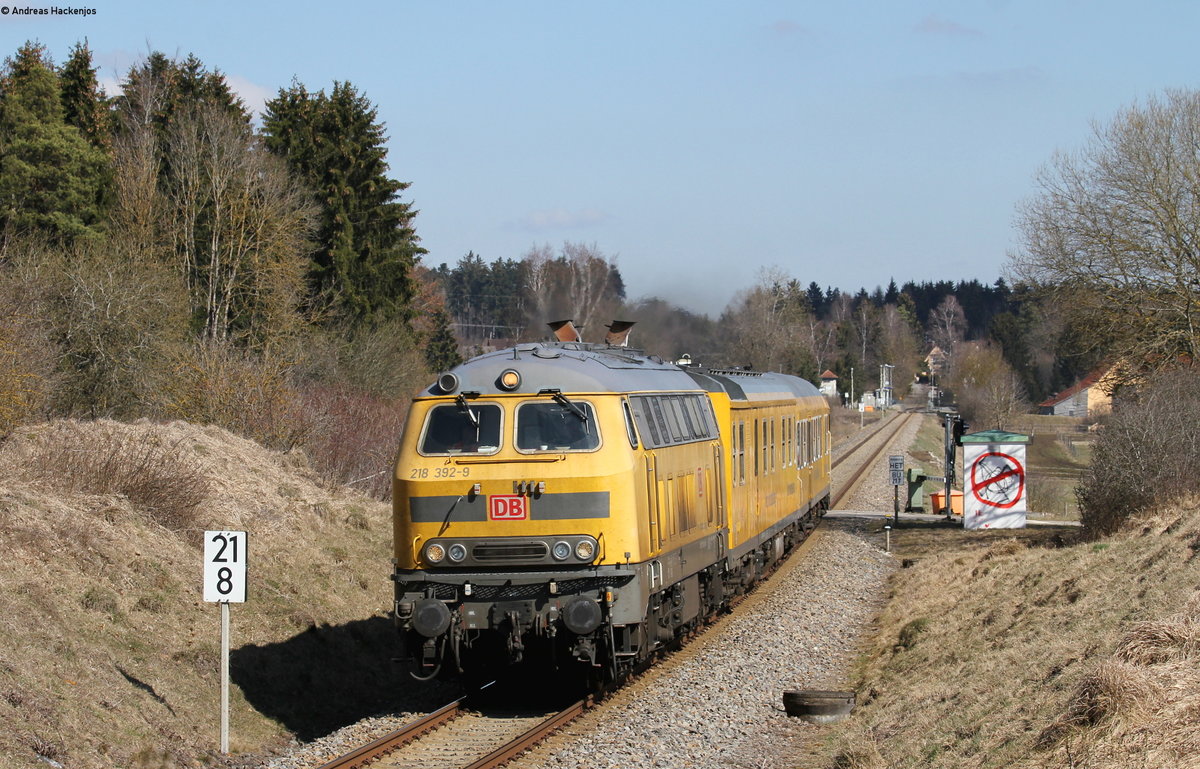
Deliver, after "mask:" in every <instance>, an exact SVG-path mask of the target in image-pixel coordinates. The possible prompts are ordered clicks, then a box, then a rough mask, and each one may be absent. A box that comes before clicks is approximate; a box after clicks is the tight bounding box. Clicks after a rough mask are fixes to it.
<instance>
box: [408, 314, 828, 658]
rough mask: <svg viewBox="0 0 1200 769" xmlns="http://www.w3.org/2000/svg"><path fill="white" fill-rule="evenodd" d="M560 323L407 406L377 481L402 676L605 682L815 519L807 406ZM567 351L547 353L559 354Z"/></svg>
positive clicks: (814, 409)
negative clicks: (544, 671)
mask: <svg viewBox="0 0 1200 769" xmlns="http://www.w3.org/2000/svg"><path fill="white" fill-rule="evenodd" d="M552 325H553V326H555V327H556V328H558V335H559V341H556V342H546V343H530V344H522V345H517V346H515V347H513V348H511V349H507V350H503V351H499V352H493V353H488V354H485V355H481V356H479V357H477V358H474V359H472V360H470V361H468V362H466V363H464V364H462V365H461V366H459V367H457V368H456V369H454V370H453V371H450V372H448V373H445V374H443V375H442V376H441V377H439V378H438V380H437V382H436V383H434V384H433V385H432V386H431V387H430V388H429V389H428V390H427V391H425V392H424V393H422V394H421V395H420V396H419V397H417V398H415V399H414V400H413V404H412V408H411V411H410V412H409V417H408V421H407V425H406V427H405V430H404V435H403V437H402V439H401V445H400V449H399V454H398V459H397V463H396V471H395V477H394V483H393V505H394V535H395V557H394V563H395V571H394V574H393V579H394V580H395V583H396V584H395V619H396V623H397V625H398V628H399V629H400V630H401V633H402V637H403V638H404V641H405V645H406V647H407V650H408V654H409V655H411V657H412V658H413V660H414V663H415V666H414V671H413V674H414V675H415V676H417V677H420V678H424V677H431V676H433V675H436V674H438V673H439V671H440V672H442V673H445V674H451V675H457V674H463V673H468V674H470V673H472V672H481V671H483V672H486V671H491V670H494V669H495V668H496V666H497V665H501V666H503V665H507V664H511V663H517V662H521V661H522V660H524V661H526V662H540V663H542V662H544V663H546V664H548V665H550V666H551V667H553V668H555V669H558V670H562V669H564V668H569V667H574V666H576V665H579V668H580V669H583V670H587V671H590V675H593V676H594V677H595V678H597V679H609V680H612V679H619V678H622V677H623V676H624V675H626V674H627V673H628V672H629V671H630V670H632V669H633V668H634V666H636V665H637V664H638V663H639V662H640V661H642V660H644V659H645V658H647V657H648V656H650V655H651V654H653V653H654V652H655V651H656V650H657V649H660V648H661V647H662V646H663V645H664V644H666V643H667V642H669V641H670V640H671V639H673V638H675V637H676V636H678V635H681V634H683V633H685V632H687V631H688V630H690V629H691V628H693V627H695V626H696V625H697V624H698V623H699V622H700V621H701V620H703V619H704V618H705V617H708V616H710V615H712V614H714V613H716V612H717V611H719V610H720V609H721V608H722V607H725V606H727V604H728V602H729V601H730V599H731V598H732V597H733V596H735V595H737V594H739V593H741V592H743V591H744V590H745V589H746V587H747V586H749V585H750V584H751V583H753V582H754V581H755V580H756V579H757V578H758V577H759V576H760V575H761V574H762V572H763V570H764V569H765V568H766V567H767V566H769V565H770V564H771V563H773V562H774V561H776V560H778V559H779V558H780V557H781V556H782V555H783V554H784V553H785V552H786V551H787V550H789V549H790V548H791V547H792V546H793V545H794V544H795V543H796V542H798V541H799V540H800V539H802V538H803V536H804V535H805V534H806V533H807V532H808V531H809V530H811V529H812V527H813V526H814V525H815V524H816V522H817V521H818V520H819V518H820V516H821V515H822V514H823V512H824V511H825V510H826V509H827V508H828V505H829V470H830V461H829V460H830V443H831V441H830V433H829V422H828V420H829V411H828V405H827V403H826V401H825V399H824V398H823V397H822V396H821V395H820V394H819V393H818V392H817V389H816V388H815V387H813V385H811V384H810V383H808V382H807V381H804V380H803V379H800V378H797V377H794V376H788V375H784V374H774V373H765V372H758V371H747V370H710V369H705V368H702V367H691V366H679V365H675V364H673V363H669V362H664V361H662V360H660V359H659V358H657V357H653V356H647V355H645V354H643V353H642V352H639V351H636V350H633V349H631V348H629V347H626V346H623V339H622V336H623V334H627V333H628V328H627V327H628V326H629V325H632V324H620V325H619V324H618V323H614V324H613V326H612V327H611V328H613V329H619V328H620V327H621V325H623V326H625V328H624V329H622V331H623V334H622V333H610V334H609V339H608V340H607V341H606V342H605V343H603V344H588V343H584V342H582V341H579V340H578V335H577V334H575V332H574V330H573V328H572V327H571V326H570V325H569V324H566V325H565V326H561V324H552ZM564 339H565V341H564Z"/></svg>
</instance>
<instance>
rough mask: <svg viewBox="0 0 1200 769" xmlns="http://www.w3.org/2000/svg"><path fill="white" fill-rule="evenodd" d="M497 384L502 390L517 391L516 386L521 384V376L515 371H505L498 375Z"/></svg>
mask: <svg viewBox="0 0 1200 769" xmlns="http://www.w3.org/2000/svg"><path fill="white" fill-rule="evenodd" d="M497 384H499V385H500V387H501V388H502V389H505V390H515V389H517V385H519V384H521V374H520V373H518V372H517V370H516V369H512V368H510V369H505V370H504V372H503V373H501V374H500V380H499V382H497Z"/></svg>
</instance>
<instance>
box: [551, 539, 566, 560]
mask: <svg viewBox="0 0 1200 769" xmlns="http://www.w3.org/2000/svg"><path fill="white" fill-rule="evenodd" d="M550 554H551V555H553V556H554V560H556V561H565V560H567V558H569V557H570V555H571V544H570V543H569V542H555V543H554V547H552V548H551V549H550Z"/></svg>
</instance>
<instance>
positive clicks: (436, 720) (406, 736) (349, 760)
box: [319, 700, 462, 769]
mask: <svg viewBox="0 0 1200 769" xmlns="http://www.w3.org/2000/svg"><path fill="white" fill-rule="evenodd" d="M461 702H462V700H455V701H454V702H451V703H450V704H449V705H446V706H445V707H442V708H439V709H438V710H435V711H433V712H432V713H429V714H428V715H425V716H422V717H421V718H419V719H417V720H416V721H413V722H412V723H411V724H407V725H405V726H402V727H400V728H399V729H397V730H396V731H394V732H389V733H388V734H385V735H383V736H382V737H380V738H379V739H377V740H375V741H374V742H371V743H368V744H366V745H363V746H362V747H361V748H358V749H357V750H353V751H351V752H349V753H347V754H345V755H343V756H339V757H337V758H335V759H333V760H332V761H330V762H329V763H326V764H322V765H321V766H320V767H319V769H356V767H360V766H365V765H366V764H368V763H370V762H371V761H374V760H375V759H377V758H379V757H380V756H385V755H387V754H388V753H391V752H392V751H393V750H395V749H396V748H399V747H401V746H403V745H407V744H408V743H410V742H412V741H413V740H415V739H416V738H418V737H420V736H421V735H422V734H425V733H426V732H431V731H433V730H434V729H437V728H438V727H440V726H442V725H443V724H445V723H447V722H449V721H452V720H454V719H455V718H457V717H458V715H459V705H460V703H461Z"/></svg>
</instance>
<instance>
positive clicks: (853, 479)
mask: <svg viewBox="0 0 1200 769" xmlns="http://www.w3.org/2000/svg"><path fill="white" fill-rule="evenodd" d="M919 413H920V412H918V411H915V410H914V411H902V412H901V413H900V415H899V416H898V417H897V418H895V419H890V420H888V421H887V422H885V423H883V424H882V425H881V426H880V427H879V428H878V429H877V430H875V431H874V432H873V433H871V434H870V435H868V436H866V437H865V438H864V439H863V440H861V441H859V442H857V443H855V444H853V445H852V446H851V447H850V448H849V449H847V450H845V451H843V452H842V453H841V454H840V455H839V456H838V457H837V458H836V459H834V461H833V465H832V469H834V470H836V469H837V468H839V467H841V466H842V465H843V464H844V463H846V462H847V461H849V460H851V459H853V462H852V464H850V465H848V467H849V468H850V471H849V474H848V475H847V476H846V477H844V478H842V479H841V480H840V482H839V483H837V484H836V486H837V491H835V492H834V494H833V498H832V500H830V507H831V508H833V509H837V508H838V507H839V506H840V505H841V503H842V502H843V501H844V500H846V499H848V498H849V497H850V494H852V493H853V492H854V490H855V488H857V486H858V484H859V482H860V481H861V480H862V478H863V476H864V475H865V474H866V473H867V472H868V471H869V470H870V469H871V468H873V467H874V466H875V464H876V462H877V460H879V458H880V457H882V456H883V454H884V452H886V451H888V450H889V448H890V447H891V446H892V444H893V442H894V441H895V439H896V437H897V436H898V435H899V434H900V433H901V431H903V430H904V428H905V427H907V426H908V424H909V423H910V422H911V421H912V420H913V419H914V418H916V417H918V416H919Z"/></svg>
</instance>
